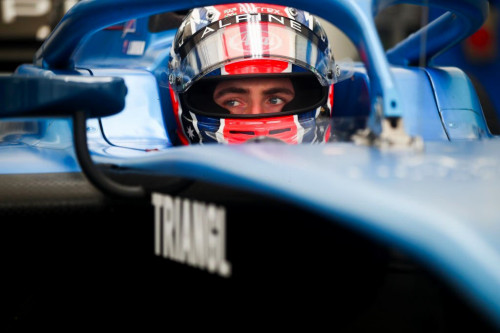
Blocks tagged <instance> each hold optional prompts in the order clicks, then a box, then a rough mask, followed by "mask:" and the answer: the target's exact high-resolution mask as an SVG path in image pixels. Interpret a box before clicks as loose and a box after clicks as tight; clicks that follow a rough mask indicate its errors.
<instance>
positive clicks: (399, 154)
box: [94, 139, 500, 318]
mask: <svg viewBox="0 0 500 333" xmlns="http://www.w3.org/2000/svg"><path fill="white" fill-rule="evenodd" d="M494 151H500V140H498V139H490V140H482V141H461V142H454V143H452V142H429V143H427V144H426V146H425V153H424V152H418V151H413V150H407V151H383V150H380V149H377V148H374V147H366V146H356V145H352V144H349V143H345V144H343V143H338V144H335V145H324V146H304V145H298V146H288V145H280V144H276V145H273V144H267V145H259V144H245V145H239V146H225V145H208V146H190V147H186V148H183V149H175V148H173V149H169V150H167V151H164V152H158V153H153V154H150V155H148V156H143V157H138V158H136V159H133V160H130V159H124V158H122V159H120V158H110V156H109V155H108V156H105V155H103V154H96V155H94V156H95V158H96V159H97V160H98V161H99V162H102V163H112V164H116V165H118V166H120V167H124V168H132V169H135V170H141V171H146V172H151V173H155V174H163V175H165V176H167V175H168V176H183V177H187V178H190V179H199V180H205V181H208V182H211V183H217V184H223V185H227V186H232V187H237V188H240V189H246V190H248V191H255V192H257V193H266V194H267V195H269V196H272V197H275V198H279V199H281V200H286V201H288V202H290V203H292V204H294V205H298V206H300V207H303V208H305V209H308V210H310V211H313V212H315V213H318V214H320V215H322V216H327V217H329V218H331V219H332V220H335V221H339V222H341V223H344V224H345V225H346V226H348V227H349V228H352V229H355V230H358V231H359V232H361V233H364V234H366V235H369V236H370V237H375V238H378V239H380V240H382V241H384V242H387V243H388V244H394V245H396V246H400V247H401V248H403V249H405V250H407V251H408V252H409V253H412V254H414V255H416V256H417V257H418V258H420V259H422V261H423V262H425V263H427V264H429V265H431V266H433V268H434V269H435V270H436V271H437V272H439V273H440V274H442V275H443V276H444V277H445V278H446V279H447V280H449V281H451V282H452V283H453V284H454V285H457V286H459V287H460V288H459V289H460V290H464V291H466V292H468V295H467V296H468V297H470V298H471V299H472V300H473V301H474V302H476V303H478V304H479V305H480V306H481V307H483V308H484V309H485V311H488V312H489V313H490V314H492V317H494V318H500V287H499V286H500V268H499V267H500V243H499V242H498V239H500V224H499V223H498V222H499V221H500V209H499V208H498V198H499V197H500V155H499V154H492V152H494Z"/></svg>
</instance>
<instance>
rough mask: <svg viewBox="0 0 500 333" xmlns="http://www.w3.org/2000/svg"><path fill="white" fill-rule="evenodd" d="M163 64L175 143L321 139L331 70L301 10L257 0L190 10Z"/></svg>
mask: <svg viewBox="0 0 500 333" xmlns="http://www.w3.org/2000/svg"><path fill="white" fill-rule="evenodd" d="M168 67H169V72H168V74H169V84H170V92H171V100H172V104H173V112H174V116H175V119H176V122H175V126H176V128H175V133H176V139H178V142H177V143H179V144H190V143H209V142H219V143H243V142H247V141H249V140H250V141H253V140H255V139H262V138H270V139H275V140H280V141H284V142H287V143H304V142H308V143H318V142H325V141H326V140H328V138H329V135H330V117H331V109H332V104H333V90H334V89H333V87H334V86H333V84H334V83H335V82H336V79H337V77H338V72H339V70H338V67H337V66H336V64H335V61H334V57H333V53H332V51H331V47H330V44H329V42H328V39H327V35H326V33H325V31H324V30H323V28H322V27H321V25H320V23H319V21H318V19H317V18H316V17H314V16H313V15H311V14H309V13H308V12H305V11H301V10H297V9H295V8H291V7H285V6H279V5H268V4H260V3H252V4H248V3H245V4H228V5H217V6H207V7H202V8H196V9H193V10H191V11H190V12H189V13H188V15H187V16H186V17H185V19H184V21H183V22H182V24H181V26H180V28H179V30H178V32H177V34H176V36H175V39H174V42H173V45H172V49H171V52H170V58H169V63H168Z"/></svg>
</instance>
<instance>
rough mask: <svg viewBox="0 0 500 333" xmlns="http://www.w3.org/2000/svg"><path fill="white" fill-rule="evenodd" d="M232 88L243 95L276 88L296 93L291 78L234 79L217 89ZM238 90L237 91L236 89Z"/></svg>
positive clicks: (218, 85) (221, 83)
mask: <svg viewBox="0 0 500 333" xmlns="http://www.w3.org/2000/svg"><path fill="white" fill-rule="evenodd" d="M228 88H232V89H231V91H233V92H238V91H240V92H241V93H249V92H253V91H259V92H263V93H264V92H266V91H270V90H272V89H274V88H286V89H288V90H290V91H292V92H293V91H294V88H293V84H292V81H291V80H290V79H289V78H248V79H232V80H224V81H221V82H219V83H218V84H217V85H216V88H215V92H214V93H215V94H217V92H219V91H222V90H226V89H228ZM235 88H237V89H235Z"/></svg>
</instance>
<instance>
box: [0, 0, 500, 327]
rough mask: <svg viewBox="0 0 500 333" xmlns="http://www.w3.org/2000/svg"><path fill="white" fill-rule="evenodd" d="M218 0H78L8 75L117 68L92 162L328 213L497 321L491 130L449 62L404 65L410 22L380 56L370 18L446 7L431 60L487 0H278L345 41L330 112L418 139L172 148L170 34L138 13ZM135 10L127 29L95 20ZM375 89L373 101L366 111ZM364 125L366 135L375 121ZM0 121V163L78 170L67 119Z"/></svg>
mask: <svg viewBox="0 0 500 333" xmlns="http://www.w3.org/2000/svg"><path fill="white" fill-rule="evenodd" d="M225 2H226V1H223V0H215V1H208V0H198V1H195V0H191V1H168V2H167V1H160V0H143V1H132V0H121V1H118V0H100V1H82V2H81V3H79V4H78V5H76V6H75V7H74V8H73V9H71V10H70V12H69V13H68V14H67V15H66V16H65V18H64V19H63V20H62V21H61V23H60V24H59V25H58V27H57V28H56V29H55V31H54V33H53V34H52V35H51V36H50V37H49V39H48V40H47V42H46V43H45V44H44V45H43V47H42V48H41V49H40V50H39V52H38V53H37V55H36V58H35V60H34V64H33V65H23V66H21V67H19V68H18V70H17V71H16V75H29V76H35V77H51V76H57V75H61V74H64V75H68V74H73V75H82V76H89V77H90V76H95V77H100V76H118V77H121V78H123V79H124V80H125V82H126V84H127V87H128V90H129V92H128V95H127V97H126V105H125V108H124V110H123V111H122V112H121V113H119V114H117V115H113V116H110V117H106V118H100V119H90V120H88V122H87V136H88V144H89V148H90V150H91V154H92V157H93V158H94V161H95V162H96V163H109V164H113V165H116V166H119V167H123V168H128V169H131V170H136V171H140V172H148V173H152V174H155V175H165V176H179V177H184V178H189V179H195V180H203V181H207V182H209V183H214V184H222V185H228V186H232V187H235V188H239V189H244V190H247V191H253V192H257V193H266V194H267V195H269V196H273V197H276V198H280V199H282V200H285V201H287V202H289V203H291V204H293V205H297V206H300V207H303V208H305V209H307V210H309V211H311V212H314V213H318V214H320V215H322V216H325V217H327V218H331V219H332V220H334V221H340V223H342V224H344V225H345V226H348V227H349V228H351V229H353V230H357V231H359V232H360V233H363V234H365V235H368V236H370V237H373V238H376V239H379V240H382V241H383V242H384V243H386V244H389V245H391V246H392V245H394V246H397V247H400V248H402V249H405V250H407V251H408V252H409V253H411V254H414V255H415V256H417V257H418V258H419V259H421V260H422V262H424V263H426V264H428V265H429V266H430V267H432V268H433V269H434V270H435V271H436V272H438V273H439V274H440V275H441V276H443V277H444V278H445V279H446V280H448V281H450V282H451V283H452V284H453V285H455V286H456V287H457V289H458V290H460V291H463V293H464V294H465V295H467V296H468V297H469V298H470V299H471V300H473V302H475V303H476V304H477V305H478V306H479V307H480V308H481V309H482V310H483V311H484V312H485V313H488V314H489V315H490V318H492V320H493V321H496V322H497V323H498V325H500V209H499V207H498V198H499V197H500V154H499V153H500V141H499V139H498V138H497V137H494V136H492V135H491V134H490V133H489V131H488V128H487V125H486V122H485V120H484V116H483V114H482V109H481V105H480V103H479V101H478V98H477V94H476V92H475V91H474V89H473V87H472V85H471V83H470V80H469V79H468V77H467V76H466V75H465V74H464V73H463V72H462V71H461V70H459V69H456V68H449V67H425V68H418V67H412V66H409V64H412V63H414V62H415V60H416V57H417V55H419V50H418V49H416V45H417V44H418V42H417V41H418V36H419V35H420V34H422V33H423V32H420V33H417V34H416V35H414V36H412V37H411V38H410V39H409V40H407V41H405V42H403V43H402V44H401V45H399V46H397V47H396V48H395V49H393V50H392V51H390V52H389V54H388V58H387V57H386V54H384V52H383V49H382V47H381V45H380V41H379V39H378V36H377V34H376V29H375V26H374V23H373V19H372V16H373V14H374V13H376V12H378V11H380V10H382V9H383V8H384V7H386V6H389V5H393V4H398V3H414V4H424V3H425V4H427V3H428V4H429V5H431V6H436V7H439V8H445V9H448V10H450V12H449V13H447V14H445V16H442V17H441V18H439V19H438V21H435V22H434V23H433V24H432V25H431V26H430V27H428V28H426V29H428V32H429V34H432V35H434V36H436V38H435V39H434V41H433V42H432V44H431V46H430V48H429V53H428V54H427V58H428V60H432V59H433V58H434V57H436V56H437V55H439V54H440V53H441V52H444V51H445V50H447V49H448V48H450V47H452V46H453V45H455V44H456V43H458V42H459V41H460V40H461V39H463V38H465V37H467V36H468V35H470V34H471V33H472V32H473V31H475V29H477V28H478V27H479V26H480V25H481V24H482V22H483V21H484V19H485V17H486V15H487V6H488V3H487V1H476V0H474V1H473V0H461V1H451V0H450V1H444V0H443V1H438V0H433V1H389V0H387V1H383V0H380V1H369V0H357V1H348V0H337V1H335V0H325V1H316V2H311V1H305V0H290V1H287V4H288V5H291V6H296V7H300V8H304V9H307V10H309V11H310V12H312V13H314V14H319V15H321V16H322V17H324V18H325V19H328V20H330V21H333V22H335V23H336V25H337V26H338V27H339V28H341V29H342V30H343V31H344V32H345V33H346V34H347V35H348V36H349V37H350V38H351V39H352V41H353V42H354V44H355V45H356V46H357V48H358V51H359V53H360V56H361V58H362V63H359V64H356V66H355V69H354V73H353V76H352V78H351V79H349V80H346V81H343V82H341V83H339V84H338V85H337V86H336V88H335V89H336V90H335V91H336V96H337V97H336V100H335V109H334V111H335V112H334V117H337V118H338V119H343V118H345V117H347V118H348V117H350V116H353V114H355V116H356V117H361V118H365V119H368V118H372V119H374V118H376V117H377V116H378V117H381V116H382V117H384V116H385V117H396V116H401V117H402V119H403V120H404V126H405V130H406V132H407V133H408V134H409V135H410V136H412V137H419V138H421V139H423V142H424V145H423V150H414V149H397V148H392V149H391V148H388V149H383V148H380V147H374V146H368V145H356V144H354V143H352V142H337V143H329V144H326V145H318V146H302V145H300V146H288V145H279V144H278V145H276V144H245V145H240V146H224V145H207V146H186V147H174V146H172V140H171V139H172V133H169V132H168V128H167V126H166V123H167V122H171V121H173V119H172V115H171V114H170V113H169V111H170V109H169V104H170V96H169V95H168V93H167V91H166V88H165V85H166V82H167V75H166V73H167V72H166V57H167V55H168V49H169V47H170V45H171V42H172V38H173V35H174V33H175V32H174V31H168V32H162V33H158V34H154V33H149V32H148V31H147V29H146V26H147V20H146V19H143V18H142V17H144V16H146V15H149V14H151V13H154V12H161V11H172V10H179V9H186V8H190V7H196V6H201V5H209V4H214V3H225ZM267 2H269V3H282V1H276V0H269V1H267ZM117 6H119V8H120V9H121V10H116V8H117ZM134 18H138V19H137V21H136V23H135V24H136V30H135V32H128V33H125V31H124V30H103V31H101V29H102V28H104V27H106V26H109V25H113V24H118V23H122V22H125V21H127V20H130V19H134ZM443 31H446V32H447V33H446V34H444V33H442V32H443ZM126 41H127V43H130V42H131V41H136V42H139V43H140V44H138V45H142V46H143V47H144V52H143V53H141V54H126V52H125V53H124V52H123V50H124V47H125V44H126V43H125V42H126ZM142 43H143V44H142ZM126 45H127V46H128V45H129V44H126ZM380 98H382V111H383V112H382V115H380V114H378V115H377V114H376V106H377V103H379V102H378V101H379V100H380ZM379 106H380V105H379ZM371 124H372V125H373V128H372V130H373V131H374V132H375V133H378V134H379V133H380V131H381V129H380V128H379V127H377V126H378V125H380V124H377V123H376V122H375V123H371ZM1 126H2V127H1V128H2V132H1V133H2V134H1V142H0V160H1V161H2V164H1V166H0V172H1V173H2V174H19V173H44V172H51V173H57V172H74V171H80V167H79V165H78V163H77V161H76V157H75V153H74V150H73V148H74V147H73V145H72V132H71V120H68V119H57V120H55V119H34V120H29V121H20V120H18V121H16V122H14V121H9V122H4V123H2V124H1Z"/></svg>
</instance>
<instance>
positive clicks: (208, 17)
mask: <svg viewBox="0 0 500 333" xmlns="http://www.w3.org/2000/svg"><path fill="white" fill-rule="evenodd" d="M214 16H215V13H214V12H212V11H209V12H207V19H209V20H210V21H212V19H213V18H214Z"/></svg>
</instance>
